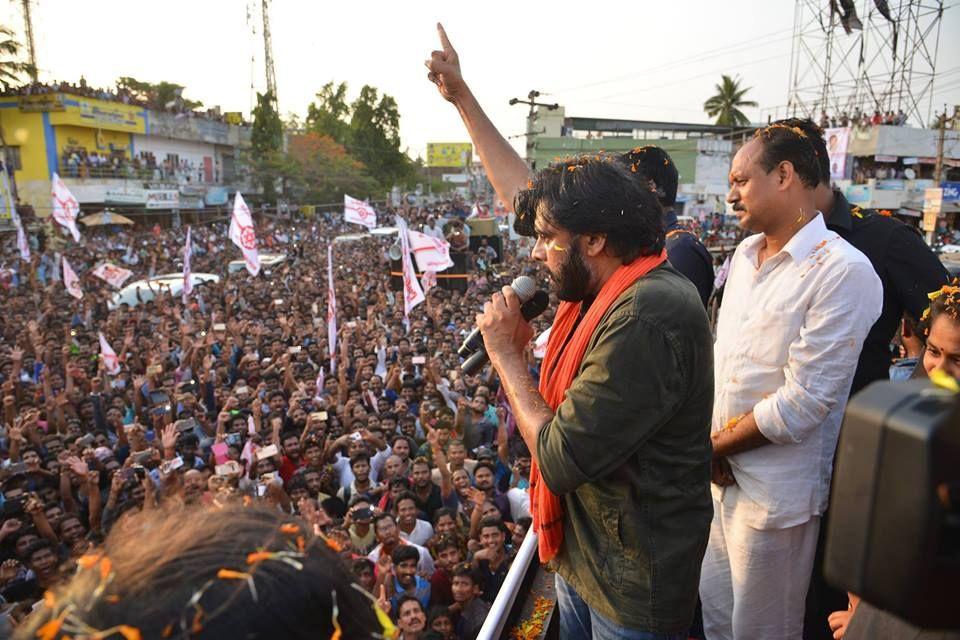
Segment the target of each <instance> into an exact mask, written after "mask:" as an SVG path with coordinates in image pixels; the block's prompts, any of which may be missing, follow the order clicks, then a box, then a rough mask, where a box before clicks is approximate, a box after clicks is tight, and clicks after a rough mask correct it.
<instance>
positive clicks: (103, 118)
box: [50, 95, 147, 133]
mask: <svg viewBox="0 0 960 640" xmlns="http://www.w3.org/2000/svg"><path fill="white" fill-rule="evenodd" d="M63 103H64V106H65V107H66V109H65V110H64V111H60V112H54V113H51V114H50V124H52V125H55V126H56V125H74V126H77V127H92V128H95V129H109V130H111V131H126V132H128V133H146V132H147V127H146V114H145V112H144V109H143V107H136V106H132V105H128V104H123V103H121V102H107V101H105V100H96V99H93V98H82V97H79V96H72V95H67V96H64V101H63Z"/></svg>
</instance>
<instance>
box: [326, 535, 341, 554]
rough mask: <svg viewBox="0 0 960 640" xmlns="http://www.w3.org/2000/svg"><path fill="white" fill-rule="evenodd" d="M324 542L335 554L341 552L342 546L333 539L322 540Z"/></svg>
mask: <svg viewBox="0 0 960 640" xmlns="http://www.w3.org/2000/svg"><path fill="white" fill-rule="evenodd" d="M324 542H326V543H327V546H328V547H330V548H331V549H333V550H334V551H336V552H337V553H340V552H341V551H343V546H342V545H341V544H340V543H339V542H337V541H336V540H334V539H333V538H324Z"/></svg>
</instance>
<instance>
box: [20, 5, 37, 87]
mask: <svg viewBox="0 0 960 640" xmlns="http://www.w3.org/2000/svg"><path fill="white" fill-rule="evenodd" d="M21 6H22V7H23V30H24V33H26V36H27V52H28V54H29V55H30V78H31V79H32V80H33V81H34V82H36V81H37V48H36V45H35V44H34V41H33V17H32V16H31V15H30V0H23V1H22V2H21Z"/></svg>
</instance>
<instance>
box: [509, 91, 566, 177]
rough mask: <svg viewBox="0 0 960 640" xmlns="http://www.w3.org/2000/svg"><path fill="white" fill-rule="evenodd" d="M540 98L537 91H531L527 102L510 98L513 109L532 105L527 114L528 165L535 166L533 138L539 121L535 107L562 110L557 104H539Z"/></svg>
mask: <svg viewBox="0 0 960 640" xmlns="http://www.w3.org/2000/svg"><path fill="white" fill-rule="evenodd" d="M539 97H540V92H539V91H537V90H536V89H531V90H530V93H528V94H527V99H526V100H521V99H520V98H510V106H511V107H512V106H513V105H515V104H528V105H530V111H529V112H528V113H527V133H526V136H527V163H528V164H530V165H531V168H535V167H533V166H532V164H533V136H535V135H536V134H537V133H538V132H537V131H536V130H535V129H534V123H535V122H536V120H537V114H536V112H535V111H534V107H546V108H547V109H548V110H550V111H555V110H557V109H559V108H560V105H559V104H557V103H556V102H554V103H552V104H548V103H546V102H537V98H539Z"/></svg>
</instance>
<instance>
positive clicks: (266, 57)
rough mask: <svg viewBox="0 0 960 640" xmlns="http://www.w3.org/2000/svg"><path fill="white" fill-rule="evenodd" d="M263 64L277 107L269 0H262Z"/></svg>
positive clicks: (269, 89)
mask: <svg viewBox="0 0 960 640" xmlns="http://www.w3.org/2000/svg"><path fill="white" fill-rule="evenodd" d="M261 10H262V11H263V66H264V70H265V71H266V74H267V91H268V92H269V93H270V95H271V97H272V98H273V106H274V108H275V109H276V108H277V74H276V72H275V71H274V70H273V44H272V43H271V42H270V0H263V3H262V7H261Z"/></svg>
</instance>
